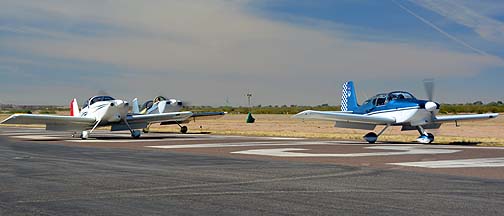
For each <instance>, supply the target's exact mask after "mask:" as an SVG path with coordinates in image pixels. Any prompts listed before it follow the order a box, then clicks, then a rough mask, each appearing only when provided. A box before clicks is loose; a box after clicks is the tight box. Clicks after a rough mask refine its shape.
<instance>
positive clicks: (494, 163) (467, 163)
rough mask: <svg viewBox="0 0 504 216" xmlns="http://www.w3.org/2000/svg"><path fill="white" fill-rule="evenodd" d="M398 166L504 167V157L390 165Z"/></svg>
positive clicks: (435, 167)
mask: <svg viewBox="0 0 504 216" xmlns="http://www.w3.org/2000/svg"><path fill="white" fill-rule="evenodd" d="M389 164H391V165H398V166H410V167H422V168H434V169H438V168H470V167H504V157H501V158H475V159H461V160H439V161H420V162H404V163H389Z"/></svg>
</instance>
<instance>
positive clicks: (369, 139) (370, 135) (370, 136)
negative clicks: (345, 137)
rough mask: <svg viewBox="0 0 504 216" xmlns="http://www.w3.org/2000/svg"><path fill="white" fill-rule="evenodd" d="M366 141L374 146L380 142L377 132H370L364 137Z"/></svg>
mask: <svg viewBox="0 0 504 216" xmlns="http://www.w3.org/2000/svg"><path fill="white" fill-rule="evenodd" d="M363 138H364V140H366V141H367V142H368V143H370V144H373V143H375V142H376V140H378V135H376V133H375V132H369V133H367V134H366V135H365V136H364V137H363Z"/></svg>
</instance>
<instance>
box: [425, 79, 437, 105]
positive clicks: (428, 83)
mask: <svg viewBox="0 0 504 216" xmlns="http://www.w3.org/2000/svg"><path fill="white" fill-rule="evenodd" d="M423 82H424V87H425V93H426V94H427V99H428V100H429V101H432V99H433V98H434V79H424V81H423Z"/></svg>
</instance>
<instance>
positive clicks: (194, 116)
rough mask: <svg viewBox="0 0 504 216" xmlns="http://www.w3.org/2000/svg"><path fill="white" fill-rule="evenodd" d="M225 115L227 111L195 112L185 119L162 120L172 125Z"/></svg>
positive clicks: (163, 123) (165, 123)
mask: <svg viewBox="0 0 504 216" xmlns="http://www.w3.org/2000/svg"><path fill="white" fill-rule="evenodd" d="M224 115H226V112H196V113H193V114H192V116H191V117H190V118H188V119H186V120H185V121H182V122H181V121H163V122H161V125H172V124H182V123H183V124H187V123H189V122H191V120H193V121H196V120H209V119H218V118H222V117H223V116H224Z"/></svg>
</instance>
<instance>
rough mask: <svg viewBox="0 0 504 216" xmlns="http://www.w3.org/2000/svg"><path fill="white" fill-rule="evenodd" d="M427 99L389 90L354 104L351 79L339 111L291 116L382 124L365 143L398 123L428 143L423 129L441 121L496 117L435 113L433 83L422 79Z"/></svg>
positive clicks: (368, 126)
mask: <svg viewBox="0 0 504 216" xmlns="http://www.w3.org/2000/svg"><path fill="white" fill-rule="evenodd" d="M425 87H426V90H427V96H428V98H429V100H418V99H416V98H415V97H414V96H413V95H412V94H410V93H408V92H404V91H393V92H390V93H386V94H378V95H376V96H374V97H372V98H370V99H368V100H366V101H365V102H364V103H363V104H362V105H358V104H357V96H356V94H355V89H354V85H353V82H352V81H348V82H346V83H345V84H343V92H342V96H341V111H340V112H338V111H313V110H305V111H303V112H300V113H298V114H296V115H294V116H293V117H294V118H301V119H319V120H328V121H334V122H335V123H336V124H335V127H339V128H351V129H363V130H374V129H375V127H376V126H377V125H384V126H385V127H384V128H383V129H382V130H381V131H380V132H379V133H378V134H376V133H374V132H369V133H368V134H366V135H365V136H364V137H363V138H364V139H365V140H366V141H367V142H369V143H375V142H376V140H377V139H378V136H380V135H381V134H382V133H383V132H385V130H386V129H387V128H388V127H390V126H402V130H403V131H405V130H418V132H419V133H420V137H418V138H417V141H418V142H420V143H431V142H433V141H434V135H432V134H431V133H427V132H426V131H425V129H437V128H439V127H440V126H441V124H442V123H444V122H455V123H458V122H459V121H466V120H483V119H491V118H496V117H497V116H498V115H499V114H498V113H488V114H471V115H444V116H436V114H437V113H438V112H439V108H440V104H439V103H436V102H433V101H432V95H433V88H434V85H433V82H432V81H429V82H425Z"/></svg>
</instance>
